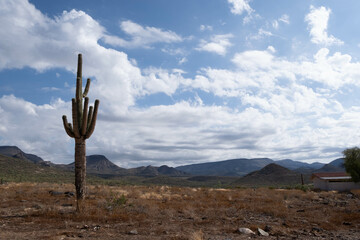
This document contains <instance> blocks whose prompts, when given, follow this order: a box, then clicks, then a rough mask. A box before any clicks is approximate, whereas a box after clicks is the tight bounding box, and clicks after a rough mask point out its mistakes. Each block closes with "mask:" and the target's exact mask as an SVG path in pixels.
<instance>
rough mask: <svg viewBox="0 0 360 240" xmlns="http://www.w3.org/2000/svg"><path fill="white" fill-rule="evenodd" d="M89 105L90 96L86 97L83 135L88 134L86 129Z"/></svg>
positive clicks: (82, 126)
mask: <svg viewBox="0 0 360 240" xmlns="http://www.w3.org/2000/svg"><path fill="white" fill-rule="evenodd" d="M88 105H89V98H88V97H86V98H85V102H84V111H83V119H82V124H81V136H84V135H85V134H86V130H87V111H88Z"/></svg>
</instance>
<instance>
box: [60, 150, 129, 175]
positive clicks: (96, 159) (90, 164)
mask: <svg viewBox="0 0 360 240" xmlns="http://www.w3.org/2000/svg"><path fill="white" fill-rule="evenodd" d="M66 168H67V169H69V170H74V169H75V162H73V163H70V164H68V165H66ZM86 172H87V173H94V174H120V175H126V169H125V168H121V167H119V166H117V165H116V164H114V163H113V162H111V161H110V160H109V159H107V158H106V157H105V156H104V155H89V156H86Z"/></svg>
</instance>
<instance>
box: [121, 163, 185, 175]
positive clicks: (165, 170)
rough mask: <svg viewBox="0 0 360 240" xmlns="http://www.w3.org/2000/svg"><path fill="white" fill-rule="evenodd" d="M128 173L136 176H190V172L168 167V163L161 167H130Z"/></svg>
mask: <svg viewBox="0 0 360 240" xmlns="http://www.w3.org/2000/svg"><path fill="white" fill-rule="evenodd" d="M127 171H128V175H134V176H143V177H154V176H161V175H164V176H171V177H181V176H188V175H189V174H187V173H185V172H183V171H181V170H178V169H175V168H173V167H168V166H166V165H163V166H160V167H154V166H147V167H138V168H131V169H128V170H127Z"/></svg>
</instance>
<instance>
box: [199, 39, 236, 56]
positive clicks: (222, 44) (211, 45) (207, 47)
mask: <svg viewBox="0 0 360 240" xmlns="http://www.w3.org/2000/svg"><path fill="white" fill-rule="evenodd" d="M232 37H233V35H232V34H223V35H213V36H212V37H211V38H210V41H206V40H201V41H200V43H199V46H198V47H197V48H195V50H197V51H206V52H213V53H216V54H219V55H222V56H224V55H226V52H227V48H228V47H230V46H232V44H231V42H230V38H232Z"/></svg>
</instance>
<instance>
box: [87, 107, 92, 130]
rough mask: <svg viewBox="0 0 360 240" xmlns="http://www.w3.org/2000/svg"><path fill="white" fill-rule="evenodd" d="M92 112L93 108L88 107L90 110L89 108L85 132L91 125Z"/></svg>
mask: <svg viewBox="0 0 360 240" xmlns="http://www.w3.org/2000/svg"><path fill="white" fill-rule="evenodd" d="M93 110H94V107H93V106H90V108H89V114H88V119H87V126H86V130H87V131H88V129H89V127H90V123H91V120H92V114H93Z"/></svg>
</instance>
